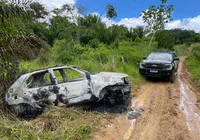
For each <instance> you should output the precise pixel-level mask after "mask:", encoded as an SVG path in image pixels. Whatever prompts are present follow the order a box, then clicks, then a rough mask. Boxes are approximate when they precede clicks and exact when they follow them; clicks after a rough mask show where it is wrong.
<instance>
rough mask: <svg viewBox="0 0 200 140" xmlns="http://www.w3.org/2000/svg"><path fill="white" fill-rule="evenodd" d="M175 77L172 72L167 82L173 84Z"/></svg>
mask: <svg viewBox="0 0 200 140" xmlns="http://www.w3.org/2000/svg"><path fill="white" fill-rule="evenodd" d="M175 77H176V75H175V72H173V73H172V75H171V76H170V77H169V81H170V82H171V83H174V81H175Z"/></svg>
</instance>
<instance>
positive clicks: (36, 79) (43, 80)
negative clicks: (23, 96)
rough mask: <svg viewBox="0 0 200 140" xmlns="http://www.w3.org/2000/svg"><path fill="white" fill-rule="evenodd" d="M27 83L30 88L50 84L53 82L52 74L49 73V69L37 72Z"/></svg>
mask: <svg viewBox="0 0 200 140" xmlns="http://www.w3.org/2000/svg"><path fill="white" fill-rule="evenodd" d="M26 83H27V87H28V88H36V87H41V86H48V85H51V84H52V81H51V75H50V74H49V73H48V71H45V72H41V73H36V74H33V75H31V76H30V77H29V78H28V79H27V81H26Z"/></svg>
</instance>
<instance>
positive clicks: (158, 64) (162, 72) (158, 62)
mask: <svg viewBox="0 0 200 140" xmlns="http://www.w3.org/2000/svg"><path fill="white" fill-rule="evenodd" d="M178 61H179V58H178V57H177V56H176V54H175V53H174V52H172V51H156V52H152V53H151V54H150V55H149V56H148V57H144V60H142V62H140V64H139V72H140V74H141V75H143V76H145V77H159V78H168V79H169V80H170V81H171V82H173V81H174V78H175V73H176V72H177V68H178Z"/></svg>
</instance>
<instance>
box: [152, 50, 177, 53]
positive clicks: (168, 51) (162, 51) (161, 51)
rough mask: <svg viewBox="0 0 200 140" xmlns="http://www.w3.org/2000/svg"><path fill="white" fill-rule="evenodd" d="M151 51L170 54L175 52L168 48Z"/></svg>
mask: <svg viewBox="0 0 200 140" xmlns="http://www.w3.org/2000/svg"><path fill="white" fill-rule="evenodd" d="M152 53H169V54H172V53H175V52H173V51H170V50H158V51H154V52H152Z"/></svg>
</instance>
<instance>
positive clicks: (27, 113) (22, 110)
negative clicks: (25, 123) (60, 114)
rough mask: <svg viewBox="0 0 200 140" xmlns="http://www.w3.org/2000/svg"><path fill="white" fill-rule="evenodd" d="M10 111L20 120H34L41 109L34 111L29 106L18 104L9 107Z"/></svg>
mask: <svg viewBox="0 0 200 140" xmlns="http://www.w3.org/2000/svg"><path fill="white" fill-rule="evenodd" d="M9 108H10V110H11V111H12V112H13V113H14V114H16V115H17V116H18V117H20V118H24V119H30V118H35V117H36V116H38V115H39V114H41V113H42V111H43V109H40V110H39V109H35V108H33V107H32V106H31V105H29V104H19V105H11V106H9Z"/></svg>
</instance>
